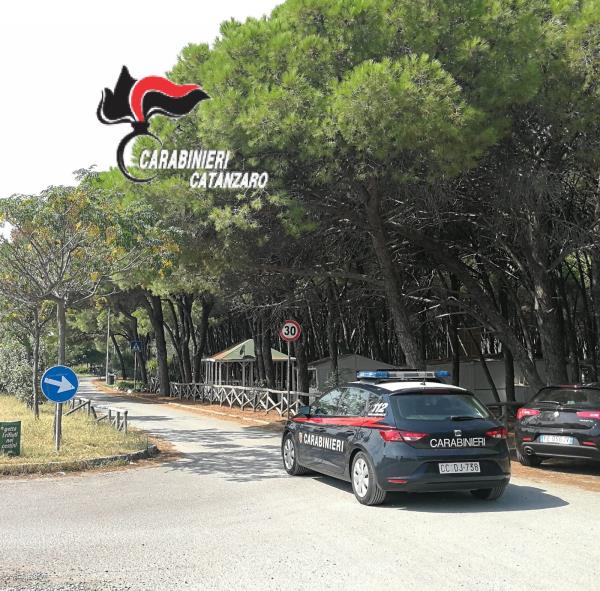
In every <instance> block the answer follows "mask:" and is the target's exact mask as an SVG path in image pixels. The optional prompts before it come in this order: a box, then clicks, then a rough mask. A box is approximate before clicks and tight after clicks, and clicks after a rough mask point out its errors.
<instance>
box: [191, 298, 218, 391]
mask: <svg viewBox="0 0 600 591" xmlns="http://www.w3.org/2000/svg"><path fill="white" fill-rule="evenodd" d="M213 305H214V303H213V301H212V300H210V299H206V298H202V314H201V316H200V325H199V326H198V328H197V332H198V335H197V345H196V349H195V350H194V381H195V382H200V381H201V380H202V375H201V373H202V356H203V355H204V351H205V350H206V341H207V335H208V321H209V318H210V312H211V310H212V307H213Z"/></svg>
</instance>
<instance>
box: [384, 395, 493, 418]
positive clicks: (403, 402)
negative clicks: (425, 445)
mask: <svg viewBox="0 0 600 591" xmlns="http://www.w3.org/2000/svg"><path fill="white" fill-rule="evenodd" d="M391 398H392V401H393V404H394V405H395V408H396V411H397V412H398V414H399V416H400V417H402V418H403V419H407V420H414V421H446V420H449V419H451V418H453V417H454V418H456V417H460V418H464V419H466V418H473V419H487V418H489V417H490V413H489V412H488V410H487V409H486V408H485V406H483V404H481V402H479V400H477V398H475V397H474V396H472V395H471V394H462V393H456V394H455V393H453V392H435V393H431V392H423V393H419V394H398V395H396V396H392V397H391Z"/></svg>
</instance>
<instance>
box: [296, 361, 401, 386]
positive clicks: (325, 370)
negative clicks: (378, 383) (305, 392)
mask: <svg viewBox="0 0 600 591" xmlns="http://www.w3.org/2000/svg"><path fill="white" fill-rule="evenodd" d="M393 367H394V366H393V365H389V364H388V363H383V361H377V360H375V359H371V358H369V357H364V356H363V355H357V354H356V353H347V354H342V355H338V381H340V382H351V381H352V380H355V379H356V372H357V371H359V370H363V369H392V368H393ZM308 372H309V375H310V390H311V392H315V391H321V390H324V389H325V388H327V387H328V386H330V385H333V375H332V372H333V363H332V362H331V357H323V359H317V360H316V361H311V362H310V363H309V364H308Z"/></svg>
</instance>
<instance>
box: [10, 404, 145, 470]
mask: <svg viewBox="0 0 600 591" xmlns="http://www.w3.org/2000/svg"><path fill="white" fill-rule="evenodd" d="M54 408H55V405H54V404H53V403H52V404H50V403H48V404H43V405H41V406H40V418H39V420H37V421H36V420H35V419H34V418H33V413H32V411H31V410H30V409H28V408H27V407H26V405H25V404H23V403H22V402H19V401H18V400H17V399H16V398H14V397H13V396H5V395H0V422H4V421H8V422H10V421H21V455H20V456H6V455H4V454H0V467H2V466H5V465H11V464H14V465H17V464H37V463H44V462H76V461H79V460H89V459H94V458H101V457H105V456H113V455H118V454H126V453H131V452H134V451H139V450H142V449H145V448H146V442H147V439H146V436H145V435H143V434H141V433H136V432H130V433H121V432H119V431H117V430H116V429H114V428H113V427H110V426H109V425H107V424H105V423H96V421H94V420H93V419H92V418H89V417H88V416H87V414H86V413H85V412H84V411H80V412H75V413H73V414H72V415H69V416H68V417H65V416H63V419H62V435H63V436H62V445H61V450H60V452H58V453H57V452H56V451H55V450H54V439H53V434H52V420H53V417H54Z"/></svg>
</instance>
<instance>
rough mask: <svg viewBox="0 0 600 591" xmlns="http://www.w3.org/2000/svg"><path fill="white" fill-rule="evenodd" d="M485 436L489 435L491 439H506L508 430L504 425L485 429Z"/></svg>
mask: <svg viewBox="0 0 600 591" xmlns="http://www.w3.org/2000/svg"><path fill="white" fill-rule="evenodd" d="M485 436H486V437H491V438H492V439H506V437H507V436H508V431H507V430H506V427H496V428H495V429H490V430H489V431H486V432H485Z"/></svg>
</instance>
